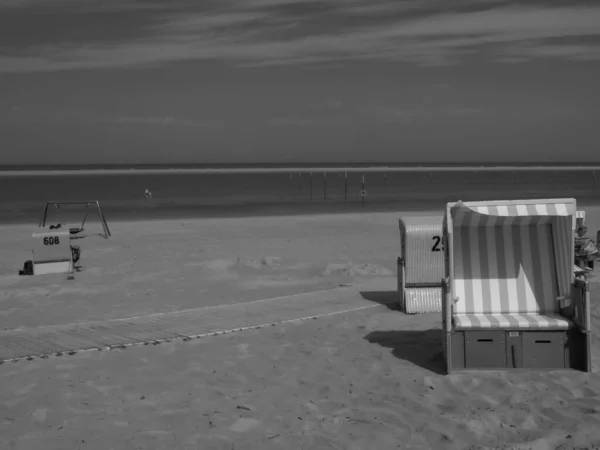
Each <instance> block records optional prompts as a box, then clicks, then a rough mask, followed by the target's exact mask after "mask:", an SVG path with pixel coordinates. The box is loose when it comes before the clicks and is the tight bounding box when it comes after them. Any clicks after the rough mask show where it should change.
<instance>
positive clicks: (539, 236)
mask: <svg viewBox="0 0 600 450" xmlns="http://www.w3.org/2000/svg"><path fill="white" fill-rule="evenodd" d="M454 248H455V252H454V277H455V279H454V286H455V295H456V297H457V298H458V299H459V301H458V302H457V303H456V305H455V311H456V312H457V313H459V314H527V313H543V312H555V311H556V308H557V306H556V305H557V302H556V298H557V279H556V264H555V257H554V251H553V242H552V228H551V226H550V225H549V224H547V225H540V226H533V225H532V226H525V227H523V226H504V227H484V228H478V229H476V230H473V229H471V228H468V227H463V228H460V229H458V230H457V231H455V235H454Z"/></svg>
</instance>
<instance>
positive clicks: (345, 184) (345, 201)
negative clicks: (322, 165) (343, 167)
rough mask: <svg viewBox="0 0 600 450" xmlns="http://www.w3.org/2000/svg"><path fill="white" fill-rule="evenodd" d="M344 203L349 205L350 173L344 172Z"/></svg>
mask: <svg viewBox="0 0 600 450" xmlns="http://www.w3.org/2000/svg"><path fill="white" fill-rule="evenodd" d="M344 203H348V172H344Z"/></svg>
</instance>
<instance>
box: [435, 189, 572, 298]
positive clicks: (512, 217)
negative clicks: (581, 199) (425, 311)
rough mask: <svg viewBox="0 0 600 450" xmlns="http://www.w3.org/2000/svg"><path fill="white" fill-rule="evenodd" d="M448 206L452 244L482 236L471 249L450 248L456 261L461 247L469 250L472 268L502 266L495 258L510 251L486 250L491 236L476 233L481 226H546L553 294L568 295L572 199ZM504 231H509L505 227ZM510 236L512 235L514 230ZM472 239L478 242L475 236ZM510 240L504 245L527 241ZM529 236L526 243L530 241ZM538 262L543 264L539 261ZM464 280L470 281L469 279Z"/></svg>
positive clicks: (570, 271)
mask: <svg viewBox="0 0 600 450" xmlns="http://www.w3.org/2000/svg"><path fill="white" fill-rule="evenodd" d="M448 206H449V207H450V209H449V213H450V216H451V223H452V227H451V229H448V232H449V233H451V234H452V235H454V238H453V240H454V241H455V242H454V243H455V244H458V247H460V246H461V242H465V243H466V242H467V241H466V238H467V236H470V235H471V233H473V234H479V235H480V236H481V239H483V241H481V240H480V241H479V242H481V245H476V246H475V247H477V248H474V247H473V246H471V248H470V249H462V248H456V246H453V247H455V248H454V251H453V253H454V259H455V262H457V258H460V259H462V260H464V257H465V256H466V255H463V254H462V252H463V251H464V250H468V251H469V253H470V255H469V257H468V258H470V259H475V260H474V261H472V263H470V265H472V266H473V267H497V266H498V265H500V266H501V267H504V266H505V265H506V264H508V263H509V262H508V261H506V262H505V261H497V259H498V258H502V255H504V254H511V253H510V252H508V253H506V252H504V251H500V250H501V249H497V248H494V249H491V248H490V249H488V248H487V245H486V244H484V243H485V242H487V241H488V239H491V238H492V235H489V237H488V234H489V233H486V234H485V235H484V234H481V233H478V232H477V229H480V230H481V231H483V229H489V227H494V228H495V227H499V228H505V227H511V228H512V227H543V228H544V229H548V231H547V233H548V236H549V238H550V239H551V245H552V247H553V249H551V250H552V251H551V253H550V254H553V258H554V262H555V264H553V266H554V267H555V270H556V273H552V274H548V275H549V278H552V279H555V280H556V284H557V286H556V288H557V292H556V294H557V295H558V296H559V297H570V293H571V283H572V281H573V277H574V275H573V236H574V229H575V213H576V210H577V208H576V201H575V199H558V200H535V201H532V200H528V201H503V202H499V201H493V202H461V201H459V202H456V203H454V204H449V205H448ZM444 222H445V224H447V223H448V221H447V220H445V221H444ZM506 231H507V232H508V230H506ZM531 232H533V233H535V231H528V232H527V235H528V236H533V235H531V234H530V233H531ZM540 232H541V230H540ZM465 233H466V234H465ZM521 234H522V233H521ZM543 234H544V235H545V234H546V232H545V231H544V233H543ZM510 235H511V236H512V235H513V233H511V234H510ZM514 236H517V235H514ZM523 236H525V235H523ZM540 236H541V235H540ZM473 237H474V236H473ZM474 238H475V237H474ZM475 239H476V241H477V238H475ZM494 239H496V238H494ZM498 239H499V238H498ZM511 239H512V241H514V242H513V243H512V244H509V243H508V242H509V241H506V240H503V241H504V242H505V244H504V245H518V246H522V245H524V243H525V242H526V241H523V242H521V241H518V242H521V243H518V242H517V241H516V240H515V239H516V238H511ZM531 239H534V240H532V241H531V242H537V241H538V239H540V238H533V237H531ZM531 239H530V238H528V240H527V242H529V241H530V240H531ZM469 240H470V239H469ZM476 241H475V242H476ZM499 242H500V241H498V243H499ZM536 245H537V244H536ZM532 256H534V255H532ZM535 259H536V258H532V263H533V264H534V265H535ZM541 265H544V263H543V262H542V263H541ZM509 266H510V265H509ZM509 266H506V267H509ZM515 269H518V268H515ZM553 272H554V270H553ZM466 275H467V278H469V277H470V276H471V275H472V276H476V274H475V273H473V274H471V275H468V274H466ZM490 275H491V274H490ZM541 276H543V275H541ZM464 281H466V282H467V283H469V284H470V282H469V281H468V280H464ZM477 283H479V282H477ZM460 285H461V283H459V286H460ZM455 294H456V293H455ZM490 307H491V308H492V309H496V307H495V306H493V305H490Z"/></svg>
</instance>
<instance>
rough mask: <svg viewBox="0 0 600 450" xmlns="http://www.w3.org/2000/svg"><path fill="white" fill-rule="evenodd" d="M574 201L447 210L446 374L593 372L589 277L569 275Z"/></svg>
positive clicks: (449, 207)
mask: <svg viewBox="0 0 600 450" xmlns="http://www.w3.org/2000/svg"><path fill="white" fill-rule="evenodd" d="M575 212H576V202H575V200H574V199H551V200H522V201H490V202H464V203H463V202H460V201H459V202H456V203H449V204H448V205H447V206H446V211H445V215H444V224H443V234H444V243H445V245H444V253H445V255H444V256H445V274H444V279H443V282H442V285H443V291H442V323H443V330H444V356H445V362H446V369H447V372H448V373H451V372H453V371H459V370H465V369H467V370H470V369H576V370H581V371H586V372H589V371H591V367H592V364H591V335H590V323H591V317H590V305H589V301H590V298H589V290H588V283H587V282H585V281H583V280H576V279H575V278H574V273H573V252H574V231H575Z"/></svg>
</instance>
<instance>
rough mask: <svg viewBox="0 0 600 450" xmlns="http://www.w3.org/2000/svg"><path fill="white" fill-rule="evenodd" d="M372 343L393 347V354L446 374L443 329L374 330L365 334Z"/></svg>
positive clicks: (435, 371) (437, 372)
mask: <svg viewBox="0 0 600 450" xmlns="http://www.w3.org/2000/svg"><path fill="white" fill-rule="evenodd" d="M365 339H366V340H367V341H369V342H370V343H372V344H379V345H381V346H382V347H386V348H391V349H392V354H393V355H394V356H395V357H396V358H399V359H403V360H405V361H408V362H410V363H412V364H415V365H417V366H420V367H422V368H423V369H426V370H429V371H431V372H433V373H436V374H439V375H444V374H445V373H446V372H445V370H444V357H443V350H442V330H398V331H373V332H371V333H369V334H367V335H366V336H365Z"/></svg>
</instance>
